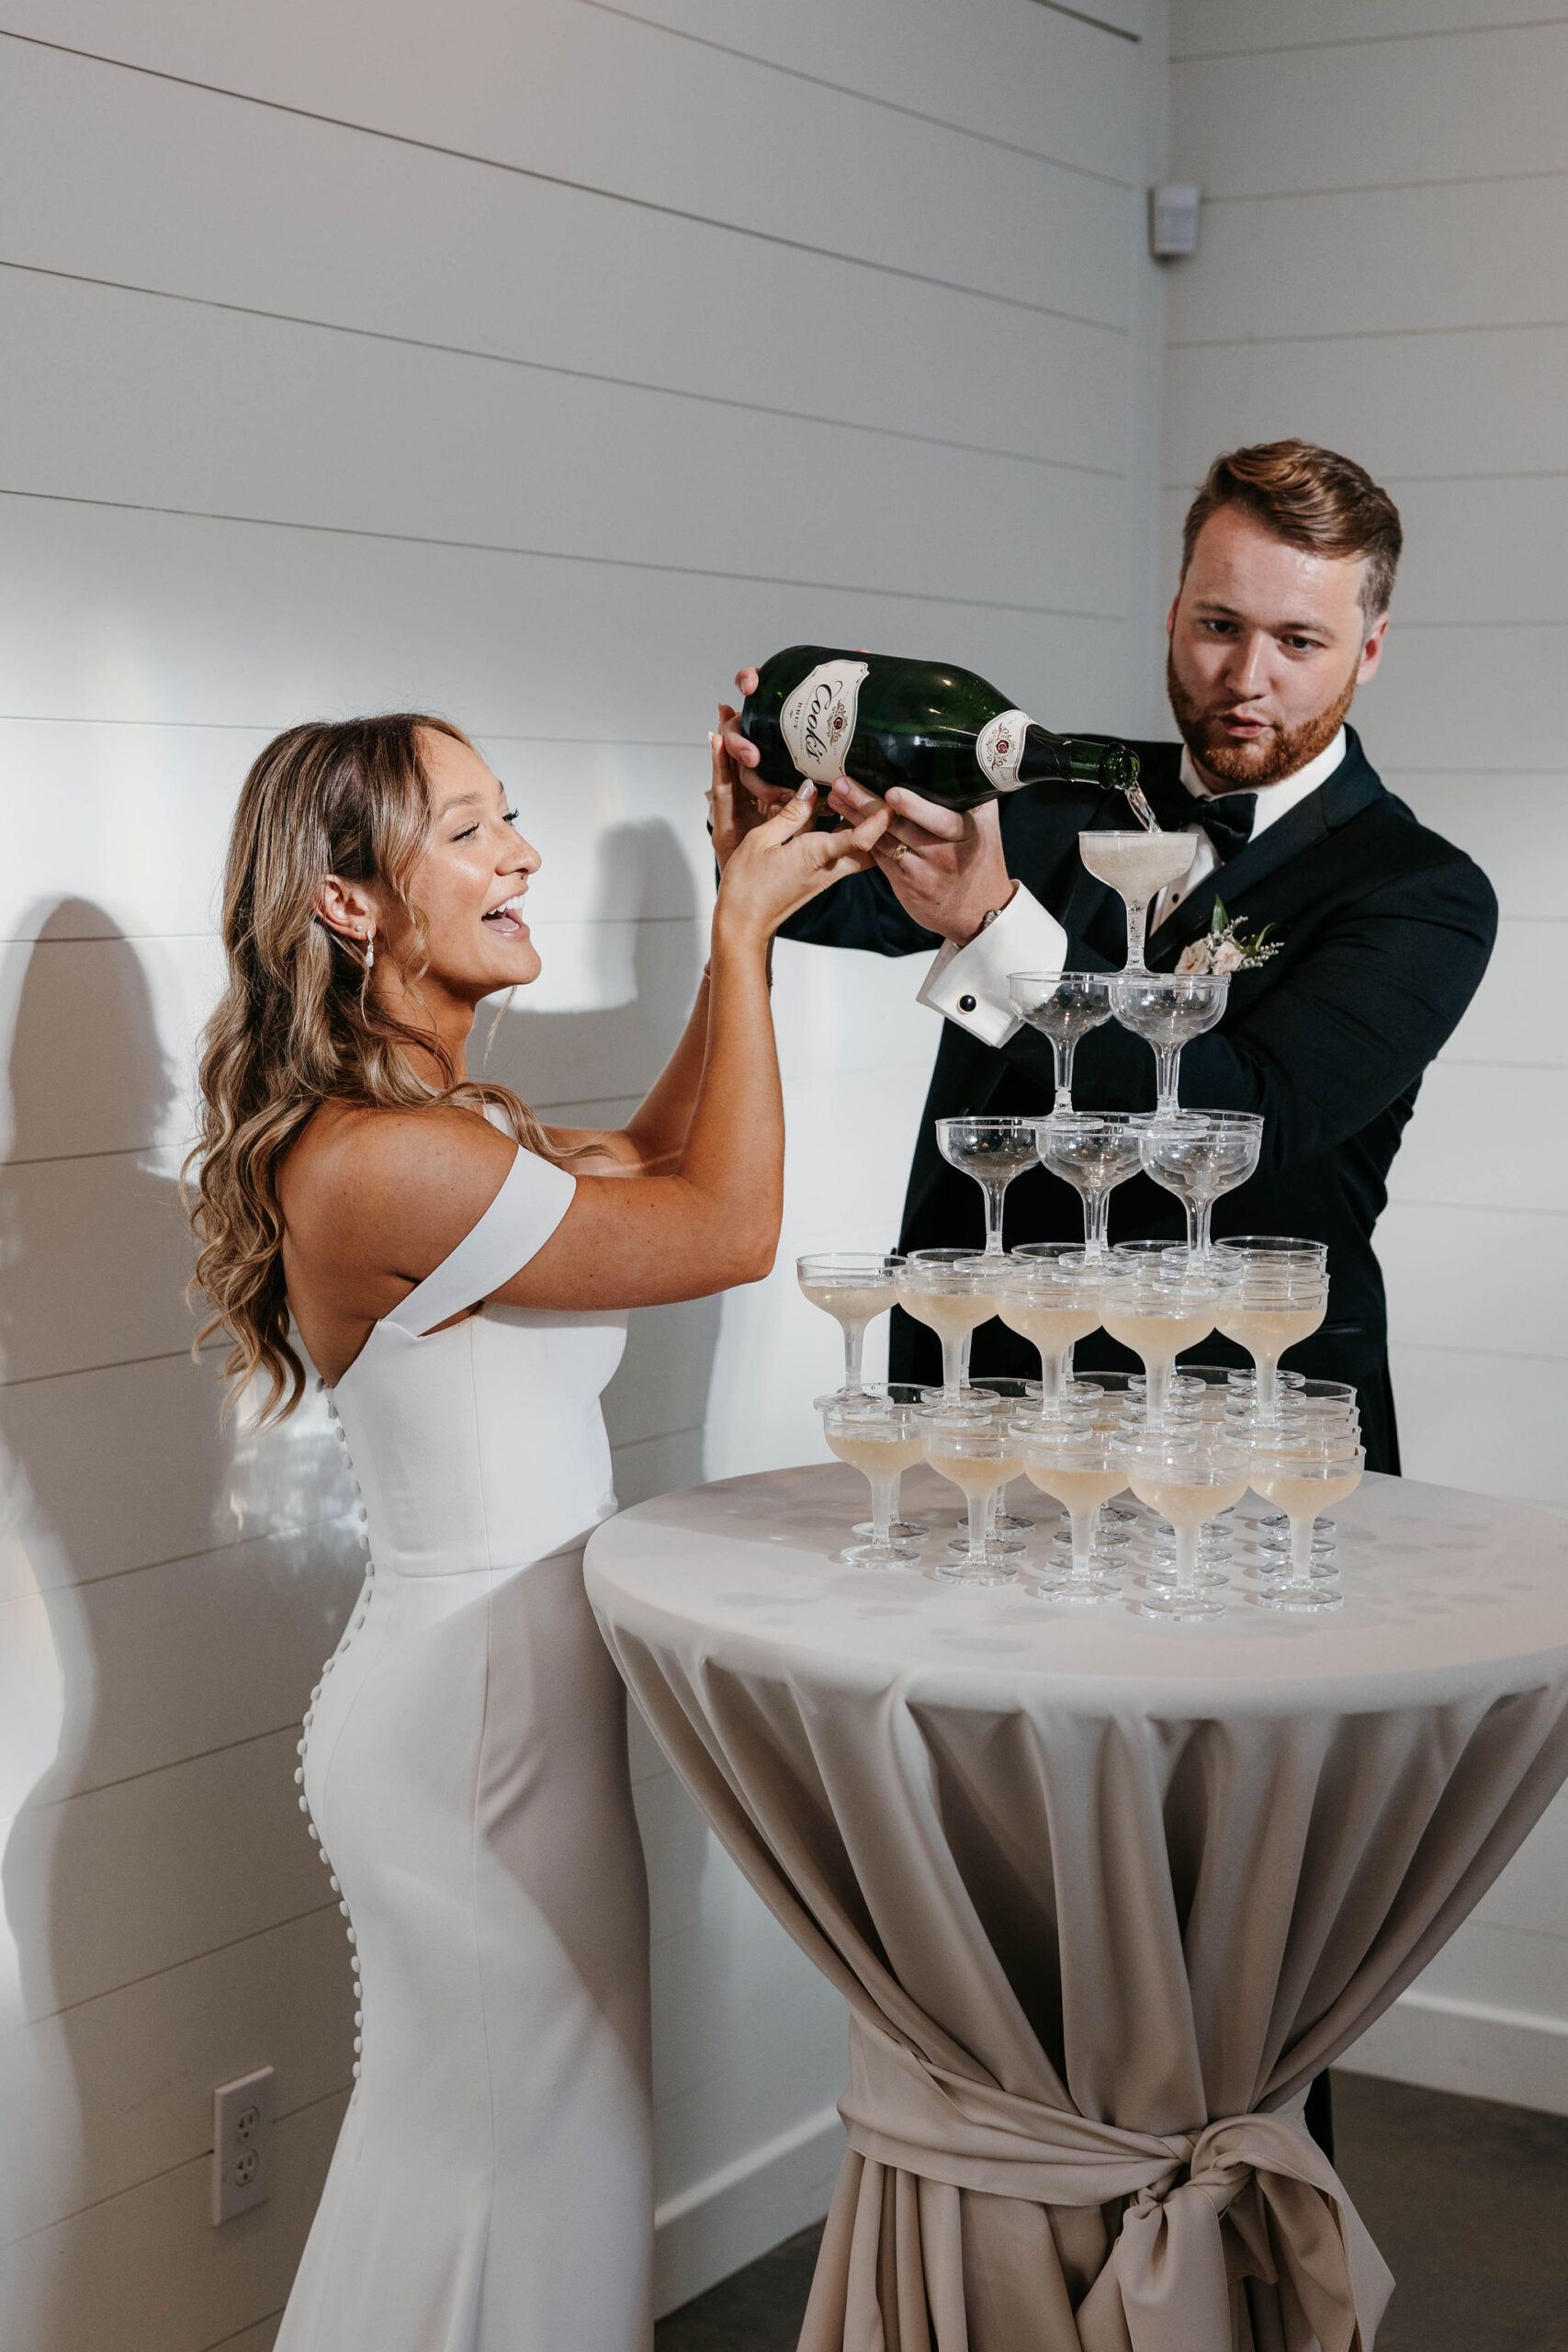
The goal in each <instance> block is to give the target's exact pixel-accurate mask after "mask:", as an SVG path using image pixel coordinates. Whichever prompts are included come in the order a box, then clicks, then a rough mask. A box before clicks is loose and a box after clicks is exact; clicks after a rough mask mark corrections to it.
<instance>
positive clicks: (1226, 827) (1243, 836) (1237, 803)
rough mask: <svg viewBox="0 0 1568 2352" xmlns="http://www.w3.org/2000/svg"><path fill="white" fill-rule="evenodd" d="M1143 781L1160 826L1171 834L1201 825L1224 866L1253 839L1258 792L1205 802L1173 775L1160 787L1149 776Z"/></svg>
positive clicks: (1225, 794) (1236, 793) (1233, 794)
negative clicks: (1191, 826) (1253, 821)
mask: <svg viewBox="0 0 1568 2352" xmlns="http://www.w3.org/2000/svg"><path fill="white" fill-rule="evenodd" d="M1141 781H1142V783H1143V787H1144V791H1145V795H1146V796H1147V797H1148V801H1149V805H1150V806H1151V808H1152V809H1154V812H1155V815H1156V817H1157V818H1158V819H1159V820H1160V823H1161V824H1162V825H1163V826H1165V827H1166V829H1167V830H1168V831H1171V832H1179V831H1182V830H1183V829H1184V828H1185V827H1187V826H1188V825H1201V826H1202V828H1203V831H1205V832H1206V833H1207V834H1208V836H1209V839H1210V841H1211V842H1213V847H1214V855H1215V856H1216V858H1218V860H1219V862H1220V864H1221V865H1224V864H1225V862H1226V860H1227V859H1229V858H1233V857H1234V856H1235V854H1236V852H1237V851H1238V850H1242V849H1245V848H1246V847H1247V842H1249V841H1250V840H1251V839H1252V819H1253V813H1254V811H1255V810H1256V809H1257V807H1258V795H1257V793H1256V792H1226V793H1223V794H1221V795H1220V796H1219V797H1217V798H1215V799H1213V800H1205V799H1202V798H1201V797H1198V796H1196V795H1195V794H1193V793H1190V792H1189V791H1188V789H1187V786H1185V785H1184V784H1183V783H1182V781H1181V779H1180V777H1179V775H1173V776H1172V777H1171V778H1170V780H1169V782H1168V783H1165V782H1161V783H1158V784H1156V782H1155V781H1154V779H1153V778H1152V777H1148V776H1145V777H1143V778H1142V779H1141Z"/></svg>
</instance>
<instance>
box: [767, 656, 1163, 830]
mask: <svg viewBox="0 0 1568 2352" xmlns="http://www.w3.org/2000/svg"><path fill="white" fill-rule="evenodd" d="M740 725H741V729H742V731H743V732H744V734H745V735H746V737H747V739H748V741H750V742H752V743H755V745H756V746H757V749H758V751H759V752H761V755H762V757H761V765H760V766H759V767H758V768H757V769H756V770H755V771H754V773H755V774H756V775H758V776H759V777H760V778H761V781H762V782H763V783H764V784H774V785H783V786H787V787H788V788H789V789H791V790H792V791H793V790H794V789H795V787H796V786H797V785H798V782H799V779H800V777H802V776H809V777H810V778H811V780H812V782H813V783H814V784H816V785H818V786H822V787H823V788H824V789H825V788H826V787H827V786H829V785H832V784H835V783H837V781H838V779H839V778H840V776H841V775H848V776H852V777H853V779H854V781H855V782H856V783H857V784H861V785H863V786H865V788H866V790H867V791H868V792H875V793H882V794H886V792H888V791H889V790H890V789H891V787H892V786H894V785H896V784H897V785H902V786H904V787H905V788H906V789H907V790H908V791H910V792H918V793H919V794H920V796H921V797H922V798H924V799H927V800H935V801H939V802H940V803H941V804H942V807H943V808H944V809H973V808H975V807H976V806H977V805H978V803H979V802H980V801H982V800H989V799H992V798H993V797H995V796H996V794H998V793H999V792H1017V791H1018V790H1019V789H1020V788H1021V786H1023V785H1026V784H1091V785H1096V786H1099V787H1100V790H1102V791H1106V792H1124V793H1125V794H1126V795H1127V797H1128V799H1129V801H1130V803H1131V805H1132V808H1133V809H1134V813H1135V814H1136V816H1137V818H1138V820H1139V822H1140V823H1141V824H1143V825H1145V827H1147V828H1148V830H1149V831H1155V830H1156V824H1155V818H1154V813H1153V811H1152V810H1151V809H1149V806H1148V803H1147V802H1146V801H1145V798H1144V796H1143V794H1142V793H1141V792H1140V791H1139V789H1138V761H1137V754H1136V753H1135V752H1130V751H1129V750H1128V749H1127V746H1126V745H1125V744H1124V743H1117V742H1113V741H1097V740H1095V739H1094V738H1092V737H1089V736H1082V735H1053V734H1052V733H1051V732H1050V730H1049V729H1048V728H1044V727H1039V726H1036V724H1035V723H1034V721H1033V720H1032V718H1029V717H1028V716H1027V715H1026V714H1025V713H1024V712H1023V711H1021V710H1014V709H1012V708H1011V707H1010V705H1009V703H1008V700H1007V697H1006V695H1000V694H998V692H997V689H996V687H995V686H992V685H987V683H986V681H985V679H984V678H977V677H976V675H975V673H974V672H973V671H972V670H955V669H953V667H952V666H951V664H949V663H946V662H904V661H899V660H898V659H897V658H896V657H894V656H891V655H886V654H881V653H871V654H860V653H844V652H838V651H835V650H834V649H833V648H832V647H831V646H827V645H792V646H789V647H787V648H786V650H784V652H783V653H775V654H774V655H773V657H772V659H771V660H770V661H767V662H763V663H762V665H761V669H760V670H759V672H758V673H757V686H756V691H755V693H753V694H750V695H747V697H746V703H745V707H744V708H743V710H742V711H741V714H740Z"/></svg>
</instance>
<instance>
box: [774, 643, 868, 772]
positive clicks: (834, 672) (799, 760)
mask: <svg viewBox="0 0 1568 2352" xmlns="http://www.w3.org/2000/svg"><path fill="white" fill-rule="evenodd" d="M870 668H871V664H870V662H822V663H821V665H820V666H819V667H818V669H815V670H813V671H811V672H810V673H809V674H808V675H807V677H804V678H802V680H801V682H800V684H799V685H798V686H796V688H795V692H794V693H793V694H792V695H790V696H789V699H788V700H787V701H786V703H785V704H784V708H783V709H782V710H781V711H780V713H779V730H780V732H781V734H782V735H783V736H784V741H785V743H786V744H787V745H788V746H789V755H790V758H791V759H792V760H793V761H794V762H795V766H796V767H797V768H798V769H799V770H800V773H801V775H808V776H809V777H810V778H811V781H812V783H813V784H837V782H838V781H839V778H840V776H841V775H843V773H844V761H845V759H846V758H847V757H848V754H849V749H850V745H851V744H852V742H853V741H854V733H855V707H856V705H857V703H858V702H859V700H860V690H861V682H862V680H863V678H864V677H865V675H866V673H867V672H868V671H869V670H870Z"/></svg>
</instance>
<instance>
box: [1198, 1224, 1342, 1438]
mask: <svg viewBox="0 0 1568 2352" xmlns="http://www.w3.org/2000/svg"><path fill="white" fill-rule="evenodd" d="M1229 1258H1230V1261H1239V1264H1240V1269H1241V1271H1240V1278H1239V1280H1236V1279H1234V1278H1233V1279H1232V1280H1231V1282H1230V1283H1229V1284H1228V1285H1227V1287H1226V1290H1225V1292H1224V1298H1223V1300H1222V1302H1221V1305H1220V1308H1219V1311H1218V1313H1217V1315H1216V1316H1215V1318H1214V1322H1215V1328H1216V1329H1218V1330H1220V1331H1222V1332H1223V1333H1224V1336H1225V1338H1226V1339H1227V1340H1235V1343H1236V1345H1237V1347H1238V1348H1245V1349H1246V1350H1247V1354H1248V1355H1249V1356H1250V1357H1251V1358H1252V1361H1253V1364H1254V1366H1255V1368H1256V1370H1257V1374H1258V1385H1257V1390H1256V1396H1257V1405H1256V1412H1257V1425H1258V1428H1259V1429H1260V1430H1277V1429H1279V1428H1280V1426H1281V1419H1280V1391H1279V1381H1278V1376H1277V1375H1278V1373H1279V1369H1280V1357H1281V1356H1282V1355H1283V1354H1284V1352H1285V1350H1286V1349H1287V1348H1293V1347H1295V1346H1296V1345H1297V1344H1298V1343H1299V1342H1300V1341H1301V1340H1305V1339H1310V1337H1311V1336H1312V1334H1313V1332H1314V1331H1315V1330H1316V1329H1317V1327H1318V1325H1319V1324H1320V1323H1321V1322H1322V1320H1323V1318H1324V1317H1325V1315H1326V1314H1327V1312H1328V1276H1327V1275H1326V1274H1325V1273H1321V1272H1318V1270H1317V1268H1316V1267H1315V1266H1311V1265H1309V1264H1308V1263H1307V1262H1306V1261H1304V1260H1302V1259H1299V1258H1294V1259H1292V1258H1279V1257H1269V1256H1268V1255H1267V1254H1266V1253H1265V1252H1263V1251H1261V1250H1258V1251H1253V1252H1250V1253H1248V1254H1247V1255H1246V1256H1243V1255H1242V1253H1241V1252H1239V1251H1235V1250H1233V1251H1231V1252H1230V1253H1229ZM1211 1262H1212V1263H1213V1264H1214V1265H1216V1266H1218V1265H1220V1264H1221V1263H1222V1262H1224V1253H1223V1252H1222V1251H1220V1250H1215V1251H1214V1253H1213V1260H1212V1261H1211Z"/></svg>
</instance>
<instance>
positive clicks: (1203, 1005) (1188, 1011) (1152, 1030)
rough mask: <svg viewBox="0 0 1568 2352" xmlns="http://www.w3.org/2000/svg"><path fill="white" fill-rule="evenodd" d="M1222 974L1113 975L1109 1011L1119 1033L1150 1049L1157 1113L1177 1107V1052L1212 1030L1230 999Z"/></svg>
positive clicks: (1228, 983)
mask: <svg viewBox="0 0 1568 2352" xmlns="http://www.w3.org/2000/svg"><path fill="white" fill-rule="evenodd" d="M1230 988H1231V979H1230V974H1229V973H1228V972H1113V973H1112V974H1111V1012H1113V1013H1114V1014H1115V1015H1116V1018H1117V1020H1118V1021H1119V1022H1120V1023H1122V1028H1123V1029H1130V1030H1131V1031H1132V1032H1133V1035H1134V1037H1141V1038H1142V1039H1143V1040H1144V1043H1145V1045H1146V1046H1153V1048H1154V1057H1155V1064H1156V1069H1158V1072H1159V1092H1158V1096H1157V1098H1156V1106H1155V1107H1156V1110H1158V1111H1174V1110H1176V1109H1177V1108H1178V1107H1179V1103H1178V1096H1177V1080H1178V1079H1179V1076H1180V1073H1181V1048H1182V1047H1183V1046H1185V1045H1186V1044H1187V1043H1188V1041H1189V1040H1190V1038H1193V1037H1201V1035H1203V1032H1204V1030H1205V1029H1212V1028H1213V1025H1214V1023H1215V1022H1216V1021H1218V1020H1219V1018H1220V1016H1221V1014H1222V1013H1223V1012H1224V1009H1225V999H1226V998H1227V997H1228V996H1229V994H1230Z"/></svg>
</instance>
